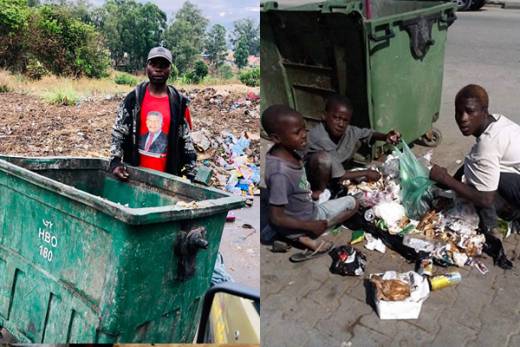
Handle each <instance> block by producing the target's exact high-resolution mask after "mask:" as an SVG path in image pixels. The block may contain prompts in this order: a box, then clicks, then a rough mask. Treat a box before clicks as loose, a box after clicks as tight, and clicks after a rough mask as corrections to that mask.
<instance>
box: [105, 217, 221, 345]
mask: <svg viewBox="0 0 520 347" xmlns="http://www.w3.org/2000/svg"><path fill="white" fill-rule="evenodd" d="M225 218H226V214H222V213H220V214H217V215H213V216H211V217H204V218H199V219H193V220H190V221H186V222H184V223H169V224H166V225H165V224H150V225H147V226H139V227H129V228H127V230H126V231H125V232H123V233H120V236H119V237H118V238H117V239H114V248H115V249H119V250H120V251H119V252H118V257H119V268H120V269H122V270H120V271H119V273H118V274H117V281H118V283H117V285H113V284H108V286H111V287H113V291H109V292H107V296H106V297H104V298H103V300H102V314H101V330H102V331H103V332H104V333H107V334H110V335H113V336H115V340H116V341H117V342H150V341H154V342H158V343H159V342H163V343H166V342H172V341H182V342H191V341H192V339H193V336H194V334H195V332H196V329H197V325H198V317H199V314H200V310H201V298H202V296H203V295H204V293H205V292H206V290H207V289H208V287H209V283H210V280H211V275H212V273H213V268H214V266H215V261H216V255H217V252H218V248H219V243H220V239H221V236H222V230H223V226H224V223H225ZM199 226H204V227H205V228H206V230H207V232H206V239H207V241H208V243H209V245H208V249H201V250H199V251H198V253H197V255H196V264H197V265H196V270H195V274H194V276H193V277H191V278H189V279H187V280H184V281H181V280H179V279H178V277H177V270H178V261H177V259H178V258H177V256H176V255H175V253H174V245H175V243H176V242H177V234H178V233H179V231H180V230H191V229H193V228H196V227H199ZM150 234H153V235H154V237H153V238H151V237H149V236H150ZM151 288H153V290H151ZM121 322H124V324H120V323H121Z"/></svg>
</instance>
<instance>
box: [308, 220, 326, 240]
mask: <svg viewBox="0 0 520 347" xmlns="http://www.w3.org/2000/svg"><path fill="white" fill-rule="evenodd" d="M309 223H311V224H310V228H309V229H310V231H311V232H312V233H314V234H315V235H317V236H319V235H321V234H323V233H324V232H325V230H327V226H328V223H327V220H325V219H322V220H314V221H311V222H309Z"/></svg>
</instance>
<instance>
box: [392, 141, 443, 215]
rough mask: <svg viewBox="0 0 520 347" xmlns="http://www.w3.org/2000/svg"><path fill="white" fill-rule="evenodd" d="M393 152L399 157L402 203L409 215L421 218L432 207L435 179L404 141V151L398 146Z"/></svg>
mask: <svg viewBox="0 0 520 347" xmlns="http://www.w3.org/2000/svg"><path fill="white" fill-rule="evenodd" d="M393 154H394V155H395V156H397V157H398V158H399V172H400V180H401V200H402V203H403V205H404V207H405V208H406V212H407V215H408V217H410V218H419V217H420V216H422V215H423V214H424V213H426V212H428V210H430V208H431V206H430V203H431V201H432V200H433V194H432V187H433V181H431V180H430V179H429V172H428V170H427V169H426V167H424V165H423V164H421V163H420V162H419V160H417V158H416V157H415V155H414V154H413V153H412V151H411V150H410V147H408V145H407V144H406V143H405V142H404V141H403V149H402V151H399V150H398V149H397V148H396V149H395V150H394V153H393Z"/></svg>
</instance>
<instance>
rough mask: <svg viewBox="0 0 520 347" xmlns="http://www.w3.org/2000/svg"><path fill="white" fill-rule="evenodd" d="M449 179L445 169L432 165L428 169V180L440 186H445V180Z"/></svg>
mask: <svg viewBox="0 0 520 347" xmlns="http://www.w3.org/2000/svg"><path fill="white" fill-rule="evenodd" d="M447 177H450V174H449V173H448V170H446V168H443V167H440V166H439V165H436V164H433V166H432V168H431V169H430V179H431V180H432V181H435V182H437V183H440V184H446V183H445V182H446V178H447Z"/></svg>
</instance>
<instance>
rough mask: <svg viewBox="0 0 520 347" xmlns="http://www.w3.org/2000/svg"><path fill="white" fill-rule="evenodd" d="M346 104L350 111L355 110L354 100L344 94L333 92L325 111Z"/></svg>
mask: <svg viewBox="0 0 520 347" xmlns="http://www.w3.org/2000/svg"><path fill="white" fill-rule="evenodd" d="M338 105H342V106H345V107H346V108H347V109H348V110H349V111H353V107H352V102H351V101H350V99H349V98H347V97H346V96H344V95H339V94H332V95H331V96H329V97H328V98H327V103H326V104H325V112H329V111H330V110H331V109H332V108H333V107H334V106H338Z"/></svg>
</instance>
